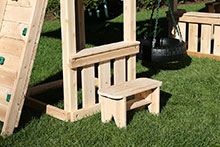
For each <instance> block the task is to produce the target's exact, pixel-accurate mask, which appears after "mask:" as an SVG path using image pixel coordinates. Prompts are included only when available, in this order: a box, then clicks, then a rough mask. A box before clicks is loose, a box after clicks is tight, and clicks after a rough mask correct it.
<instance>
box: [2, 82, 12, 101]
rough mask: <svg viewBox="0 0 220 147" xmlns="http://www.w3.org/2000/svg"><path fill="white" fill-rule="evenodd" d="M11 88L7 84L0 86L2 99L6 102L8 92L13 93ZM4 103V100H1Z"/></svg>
mask: <svg viewBox="0 0 220 147" xmlns="http://www.w3.org/2000/svg"><path fill="white" fill-rule="evenodd" d="M11 91H12V90H11V89H10V88H7V87H5V86H0V99H3V100H4V101H5V102H6V98H7V95H8V94H11ZM1 103H2V101H1Z"/></svg>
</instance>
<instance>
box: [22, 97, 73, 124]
mask: <svg viewBox="0 0 220 147" xmlns="http://www.w3.org/2000/svg"><path fill="white" fill-rule="evenodd" d="M25 105H27V106H28V107H30V108H33V109H35V110H38V111H41V112H45V113H46V114H47V115H50V116H52V117H55V118H57V119H59V120H63V121H70V113H69V112H67V111H64V110H62V109H60V108H57V107H54V106H52V105H49V104H46V103H44V102H41V101H39V100H37V99H34V98H31V97H29V96H27V97H26V101H25Z"/></svg>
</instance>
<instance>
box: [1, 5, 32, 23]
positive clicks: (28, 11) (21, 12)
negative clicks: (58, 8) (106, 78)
mask: <svg viewBox="0 0 220 147" xmlns="http://www.w3.org/2000/svg"><path fill="white" fill-rule="evenodd" d="M32 11H33V9H32V8H25V7H16V6H10V5H7V6H6V9H5V16H4V18H3V20H8V21H13V22H19V23H24V24H28V23H29V21H30V18H31V15H32Z"/></svg>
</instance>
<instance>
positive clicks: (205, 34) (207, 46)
mask: <svg viewBox="0 0 220 147" xmlns="http://www.w3.org/2000/svg"><path fill="white" fill-rule="evenodd" d="M201 27H202V28H201V52H202V53H206V54H210V53H211V37H212V26H211V25H205V24H202V25H201Z"/></svg>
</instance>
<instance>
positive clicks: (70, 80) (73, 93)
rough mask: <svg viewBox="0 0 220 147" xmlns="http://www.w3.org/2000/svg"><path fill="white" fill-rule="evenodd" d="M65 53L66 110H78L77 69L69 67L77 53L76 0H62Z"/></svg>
mask: <svg viewBox="0 0 220 147" xmlns="http://www.w3.org/2000/svg"><path fill="white" fill-rule="evenodd" d="M60 5H61V28H62V29H61V30H62V50H63V52H62V54H63V82H64V84H63V89H64V110H65V111H68V112H72V111H75V110H77V107H78V104H77V70H72V69H70V68H69V62H70V56H71V55H73V54H75V53H76V22H75V0H60Z"/></svg>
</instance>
